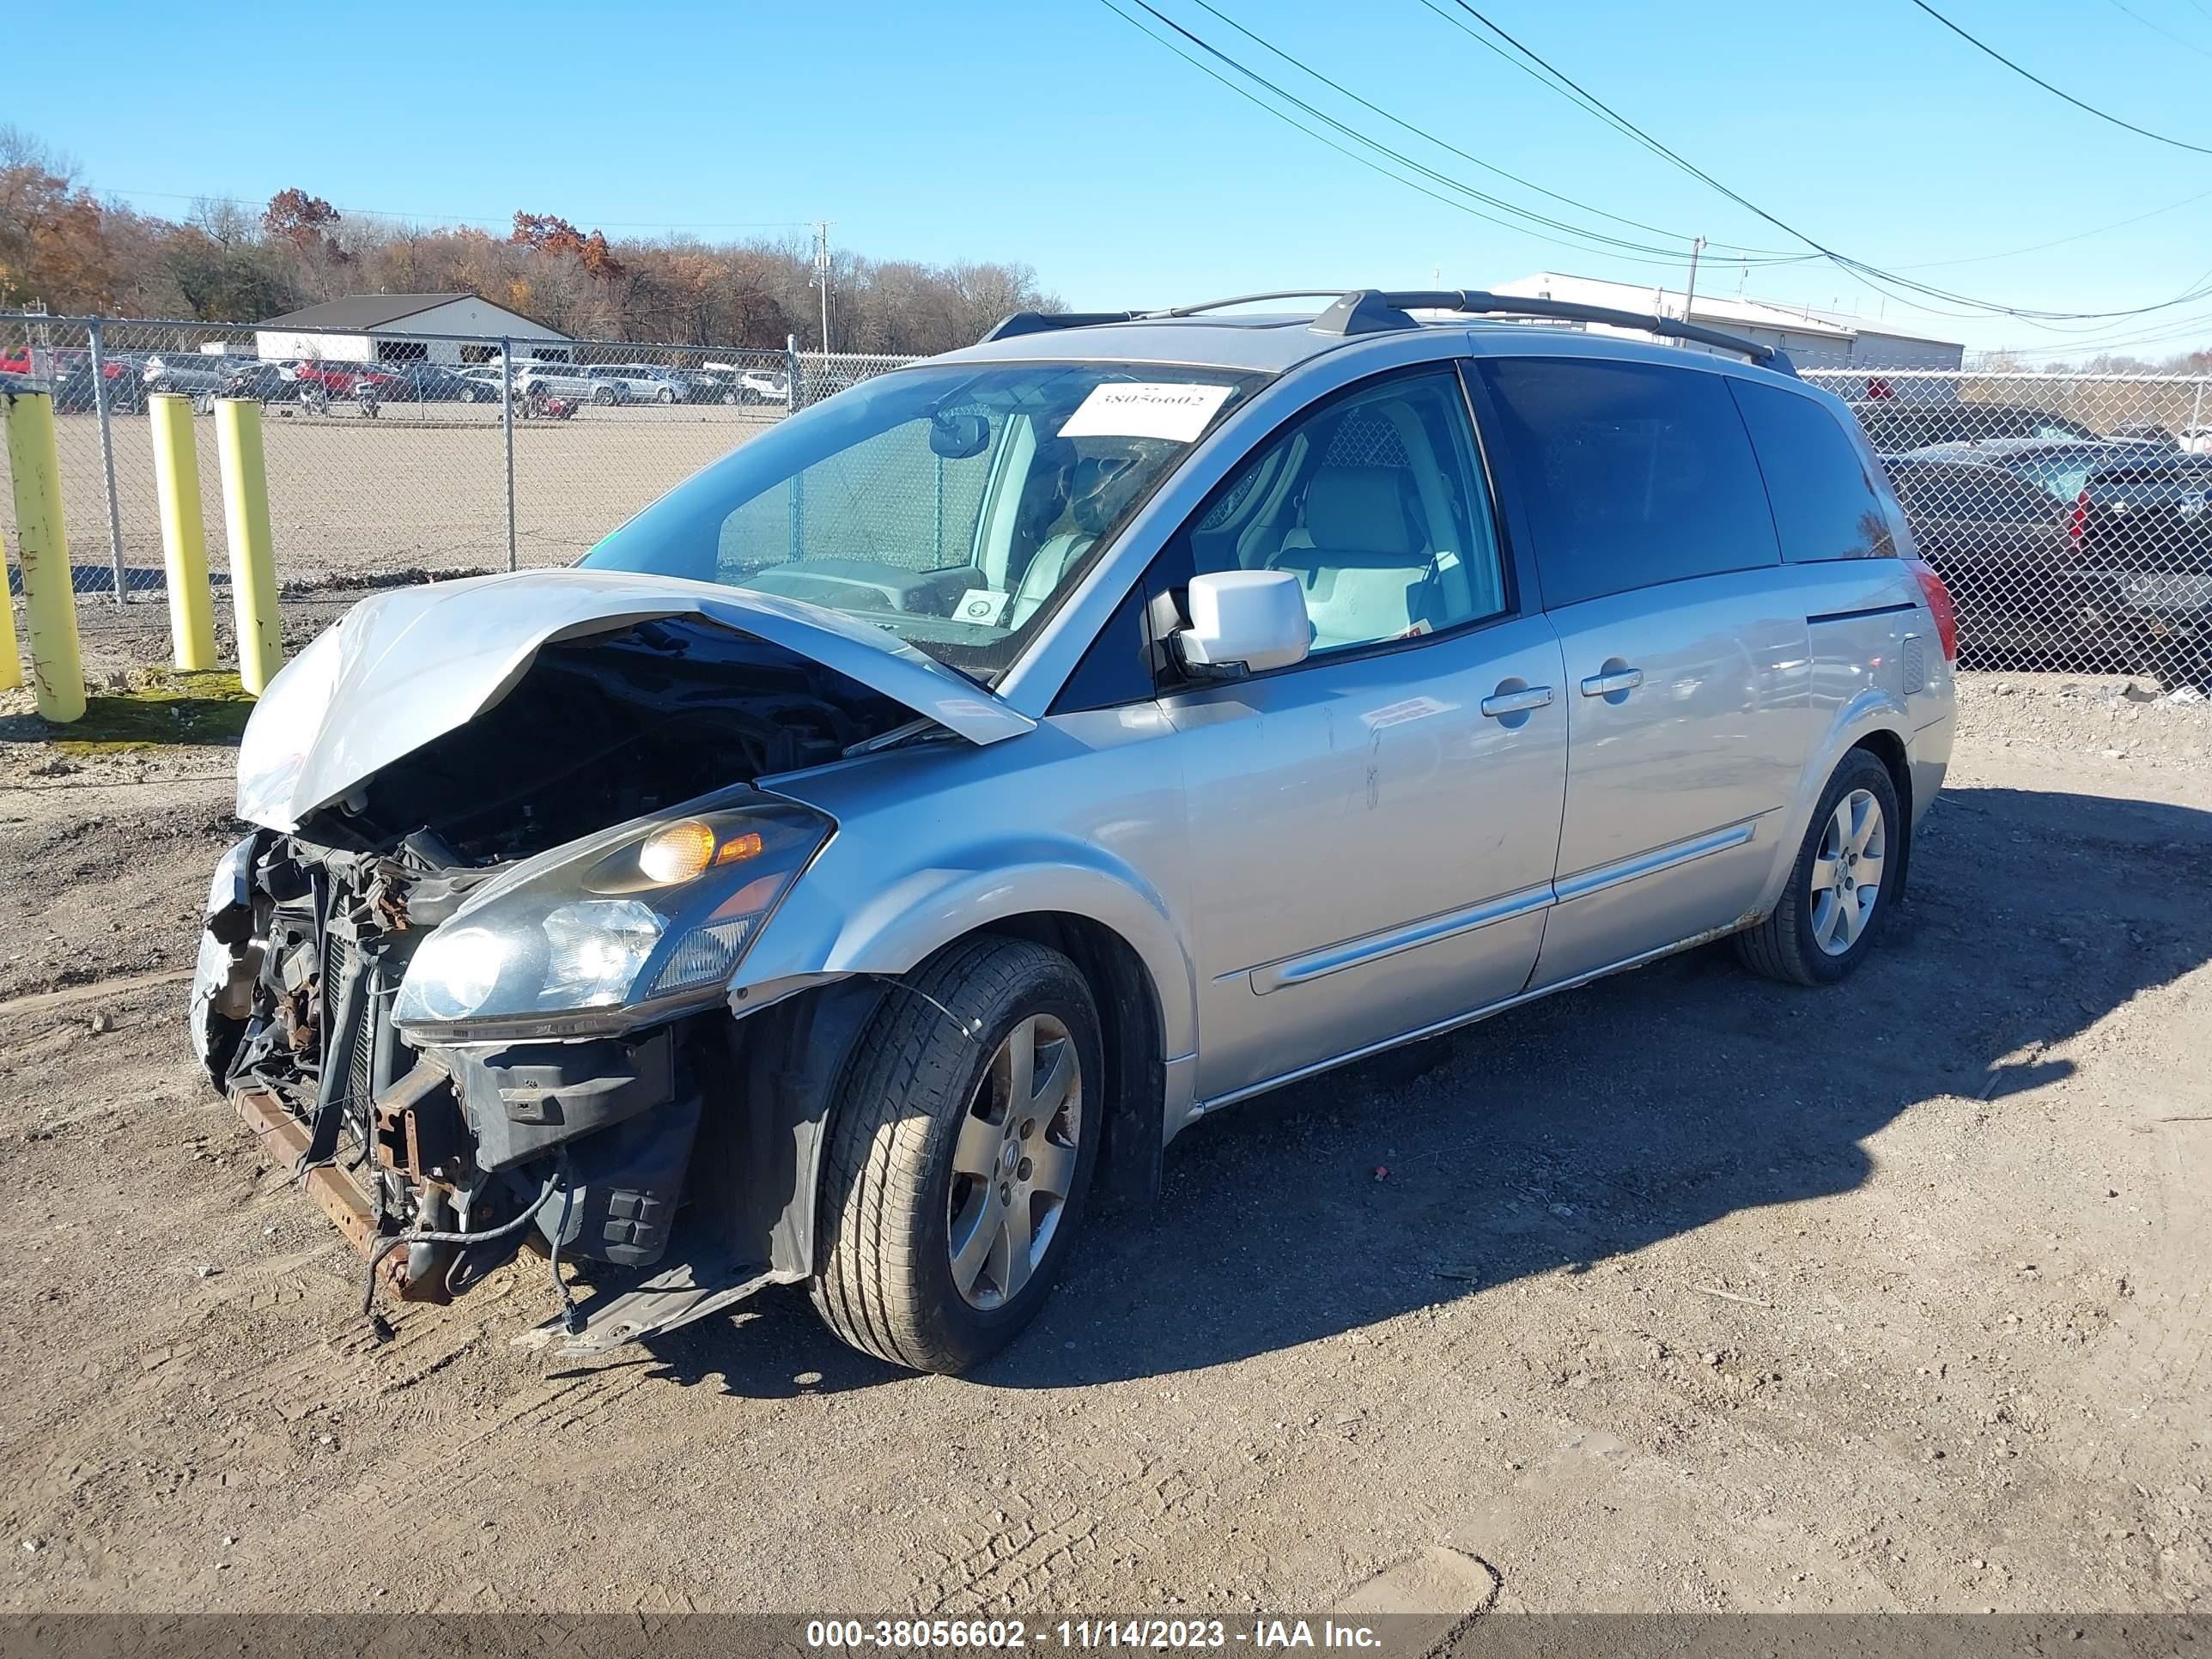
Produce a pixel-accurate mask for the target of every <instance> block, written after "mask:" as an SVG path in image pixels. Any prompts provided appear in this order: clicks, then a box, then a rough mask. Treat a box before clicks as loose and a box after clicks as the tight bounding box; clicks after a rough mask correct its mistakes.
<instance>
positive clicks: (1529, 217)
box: [1124, 0, 1681, 266]
mask: <svg viewBox="0 0 2212 1659" xmlns="http://www.w3.org/2000/svg"><path fill="white" fill-rule="evenodd" d="M1133 3H1134V4H1136V5H1137V6H1138V7H1139V9H1142V10H1143V11H1145V12H1146V14H1147V15H1150V16H1151V17H1152V19H1153V20H1154V21H1157V22H1159V23H1161V24H1163V25H1164V26H1165V27H1168V28H1170V29H1172V30H1173V31H1174V32H1175V33H1176V34H1179V35H1181V36H1182V38H1183V39H1184V40H1188V41H1189V42H1190V44H1191V45H1193V46H1196V47H1197V48H1198V49H1199V50H1200V52H1205V53H1206V55H1207V56H1208V57H1210V58H1214V59H1215V60H1216V61H1218V62H1219V63H1220V64H1224V65H1225V66H1226V67H1227V68H1228V69H1230V70H1232V71H1233V72H1235V73H1236V74H1237V75H1239V76H1243V78H1244V79H1246V80H1248V81H1249V82H1252V83H1253V84H1254V85H1255V86H1259V87H1263V88H1266V89H1267V91H1268V92H1270V93H1272V94H1273V95H1274V96H1275V97H1277V98H1279V99H1280V100H1283V101H1284V102H1285V103H1287V104H1289V105H1291V106H1292V107H1294V108H1296V109H1297V110H1300V111H1302V112H1304V113H1305V114H1306V115H1308V116H1310V117H1311V118H1313V119H1315V120H1317V121H1319V122H1321V123H1322V125H1325V126H1328V127H1329V128H1331V129H1333V130H1334V131H1337V132H1339V133H1341V134H1342V135H1343V136H1344V137H1346V138H1348V139H1350V140H1351V141H1352V143H1357V144H1361V145H1364V146H1365V147H1366V148H1367V149H1371V150H1374V151H1376V152H1377V153H1378V154H1380V155H1386V156H1388V157H1389V159H1390V160H1392V161H1395V162H1397V163H1398V164H1399V165H1400V166H1401V167H1407V168H1410V169H1411V170H1412V171H1413V172H1414V173H1419V174H1420V175H1422V176H1423V177H1425V178H1427V179H1431V180H1433V181H1434V182H1436V183H1437V184H1438V185H1442V186H1443V188H1445V189H1447V190H1451V191H1458V192H1459V193H1460V194H1462V195H1464V196H1467V197H1472V198H1473V199H1474V200H1475V201H1478V202H1481V203H1484V204H1486V205H1488V206H1491V207H1493V208H1496V209H1498V210H1499V211H1500V212H1503V213H1510V214H1512V215H1513V216H1515V217H1516V218H1518V219H1522V220H1525V221H1527V222H1529V223H1533V224H1538V225H1543V226H1547V227H1548V228H1551V229H1553V230H1557V231H1560V232H1563V233H1565V234H1567V235H1570V236H1576V237H1580V238H1582V239H1583V242H1584V243H1588V242H1595V243H1597V244H1600V246H1598V247H1595V248H1592V247H1589V246H1583V244H1581V243H1576V242H1561V243H1559V246H1565V247H1573V248H1577V251H1579V252H1614V253H1633V254H1650V255H1658V256H1661V262H1662V263H1666V264H1673V265H1675V266H1680V264H1681V261H1680V259H1679V258H1674V250H1673V249H1671V248H1664V247H1655V246H1652V245H1651V244H1650V243H1647V242H1634V241H1629V240H1626V239H1624V238H1621V237H1618V236H1614V235H1613V234H1611V233H1609V232H1607V231H1601V230H1594V229H1590V228H1587V227H1585V226H1582V225H1577V224H1570V223H1568V222H1566V221H1565V220H1560V219H1555V218H1552V217H1550V216H1547V215H1545V214H1541V213H1537V212H1535V211H1534V210H1531V209H1528V208H1523V207H1522V206H1520V205H1518V204H1516V203H1512V202H1509V201H1506V200H1505V199H1504V198H1503V197H1498V196H1492V195H1491V194H1489V193H1488V192H1487V191H1480V190H1477V189H1475V188H1474V186H1473V185H1468V184H1464V183H1462V182H1461V181H1460V180H1459V179H1455V178H1453V177H1451V175H1449V173H1443V172H1440V171H1438V170H1437V168H1435V167H1430V166H1428V165H1427V164H1426V163H1425V162H1422V161H1419V160H1417V159H1415V158H1414V157H1413V156H1410V155H1407V154H1406V153H1405V152H1404V151H1402V150H1399V149H1393V148H1392V147H1391V146H1389V145H1388V144H1386V143H1383V142H1382V141H1381V140H1380V139H1378V138H1374V137H1370V136H1369V135H1368V134H1366V133H1364V132H1362V131H1359V130H1358V129H1357V128H1356V127H1353V126H1351V125H1347V124H1346V123H1345V122H1343V121H1340V120H1339V119H1337V118H1336V117H1334V116H1333V115H1331V114H1329V113H1328V111H1326V110H1324V109H1322V108H1321V107H1320V106H1317V105H1316V104H1313V103H1310V102H1309V101H1308V100H1305V99H1303V98H1301V97H1299V96H1298V94H1296V93H1294V92H1291V91H1290V90H1289V89H1288V88H1285V87H1283V86H1281V85H1279V83H1277V82H1273V81H1271V80H1269V79H1268V78H1267V76H1264V75H1261V73H1260V72H1259V71H1258V70H1254V69H1252V68H1250V67H1249V65H1247V64H1243V63H1241V62H1239V61H1238V60H1237V58H1234V57H1232V56H1231V54H1229V53H1228V52H1224V51H1222V50H1221V48H1220V47H1218V46H1214V45H1213V44H1212V42H1210V41H1208V40H1206V39H1205V38H1204V37H1203V36H1201V35H1199V34H1197V33H1194V32H1193V31H1192V30H1190V29H1188V28H1186V27H1183V25H1182V24H1181V23H1179V22H1177V21H1176V20H1175V19H1174V18H1172V17H1170V16H1169V15H1167V14H1166V13H1164V12H1163V11H1161V10H1160V9H1159V8H1158V7H1157V6H1155V5H1153V4H1152V3H1151V0H1133ZM1200 3H1201V4H1203V3H1204V0H1200ZM1124 15H1125V16H1126V15H1127V14H1124ZM1147 33H1149V31H1147ZM1152 38H1153V39H1155V40H1157V39H1158V37H1157V36H1154V37H1152ZM1162 44H1164V45H1165V44H1170V43H1167V42H1162ZM1216 78H1218V77H1216ZM1318 78H1320V77H1319V76H1316V79H1318ZM1255 101H1259V102H1260V104H1261V107H1262V108H1270V107H1271V106H1269V105H1267V103H1266V102H1265V101H1264V100H1255ZM1277 113H1280V112H1277ZM1308 131H1310V129H1308ZM1416 131H1418V129H1416ZM1423 136H1424V137H1425V136H1426V135H1425V134H1424V135H1423ZM1400 182H1401V183H1404V182H1407V181H1406V180H1403V179H1401V181H1400ZM1455 205H1457V204H1455ZM1464 210H1465V211H1467V212H1470V213H1473V212H1474V210H1473V209H1471V208H1468V209H1464ZM1475 216H1476V217H1477V218H1480V219H1485V220H1486V221H1487V222H1489V223H1492V224H1497V225H1501V226H1503V227H1504V228H1507V229H1523V230H1525V227H1524V226H1518V225H1510V224H1506V223H1505V222H1504V221H1502V220H1498V219H1492V218H1490V216H1488V215H1486V214H1481V213H1476V214H1475ZM1525 234H1529V235H1534V236H1540V237H1541V232H1537V231H1526V232H1525ZM1542 240H1547V241H1548V240H1556V239H1553V238H1550V237H1542Z"/></svg>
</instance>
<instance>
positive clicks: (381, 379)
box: [293, 358, 408, 403]
mask: <svg viewBox="0 0 2212 1659" xmlns="http://www.w3.org/2000/svg"><path fill="white" fill-rule="evenodd" d="M293 375H294V379H295V380H296V381H297V382H298V383H299V386H300V387H301V389H302V390H307V389H310V388H312V389H313V391H315V392H320V393H321V394H322V395H323V396H324V397H325V398H360V396H361V395H362V392H363V391H364V390H366V391H367V392H369V393H370V395H372V396H373V397H375V398H379V399H380V400H382V401H383V402H386V403H404V402H405V401H407V398H408V393H407V390H406V386H407V383H406V381H405V380H403V379H401V377H400V376H399V375H398V374H397V373H395V372H394V371H393V370H392V368H387V367H385V366H383V365H380V364H374V363H350V362H334V361H331V360H329V359H324V358H309V359H307V360H306V361H304V362H301V363H300V364H299V365H298V366H297V367H296V368H295V369H294V371H293Z"/></svg>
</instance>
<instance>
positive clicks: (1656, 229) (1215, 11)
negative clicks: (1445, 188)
mask: <svg viewBox="0 0 2212 1659" xmlns="http://www.w3.org/2000/svg"><path fill="white" fill-rule="evenodd" d="M1194 3H1195V4H1196V5H1197V6H1198V7H1199V8H1200V9H1201V10H1203V11H1205V12H1206V13H1208V14H1210V15H1212V16H1213V17H1216V18H1218V19H1219V20H1220V21H1222V22H1224V23H1226V24H1227V25H1229V27H1231V28H1232V29H1235V30H1236V31H1237V33H1239V34H1241V35H1243V37H1244V38H1245V39H1246V40H1249V41H1251V42H1252V43H1253V45H1255V46H1258V47H1260V48H1261V50H1262V51H1264V52H1270V53H1272V54H1273V56H1275V57H1277V58H1280V59H1282V61H1283V62H1285V63H1286V64H1290V65H1291V67H1292V68H1293V69H1296V70H1300V71H1302V72H1303V73H1304V74H1306V75H1308V76H1311V77H1312V78H1313V79H1314V80H1316V81H1318V82H1321V83H1322V85H1323V86H1325V87H1327V88H1329V89H1330V90H1331V91H1333V92H1335V93H1337V94H1340V95H1341V96H1343V97H1346V98H1349V99H1350V100H1352V102H1353V103H1355V104H1358V106H1360V107H1361V108H1362V109H1364V110H1368V111H1370V112H1373V113H1374V114H1376V115H1379V116H1381V117H1382V118H1383V119H1384V120H1386V121H1388V122H1389V123H1390V124H1391V125H1393V126H1395V127H1398V128H1400V129H1401V130H1402V131H1407V132H1410V133H1412V134H1413V136H1414V137H1417V138H1422V139H1425V140H1426V141H1427V142H1429V143H1432V144H1434V145H1436V146H1437V149H1443V150H1449V152H1450V153H1451V154H1452V155H1456V156H1458V157H1459V158H1460V160H1462V161H1467V162H1470V163H1472V164H1473V165H1474V166H1475V167H1480V168H1481V169H1482V170H1483V171H1484V172H1485V173H1494V174H1496V175H1497V176H1498V178H1500V179H1510V180H1511V181H1512V182H1513V183H1514V184H1516V185H1520V186H1521V187H1522V189H1524V190H1533V191H1535V192H1536V193H1537V194H1538V195H1539V196H1543V197H1549V198H1550V199H1551V200H1553V201H1554V202H1559V203H1561V204H1564V205H1565V206H1568V207H1571V208H1579V209H1580V210H1582V211H1583V212H1584V213H1594V214H1595V215H1596V216H1598V217H1599V218H1601V219H1610V220H1612V221H1613V223H1615V224H1617V225H1627V226H1629V227H1630V228H1632V229H1636V230H1644V231H1649V232H1650V233H1651V234H1653V235H1654V236H1664V237H1666V238H1667V239H1668V240H1670V241H1676V242H1683V243H1687V242H1689V241H1690V240H1692V237H1691V236H1690V235H1688V234H1684V233H1683V232H1681V231H1679V230H1667V229H1664V228H1662V227H1660V226H1658V225H1651V224H1646V223H1644V221H1642V220H1641V219H1629V218H1624V217H1623V216H1621V215H1620V214H1618V213H1608V212H1607V211H1606V210H1604V209H1603V208H1601V207H1597V206H1595V205H1593V204H1590V203H1588V202H1584V201H1582V200H1580V199H1578V198H1577V197H1572V196H1565V195H1562V194H1560V193H1559V191H1555V190H1547V189H1546V188H1545V187H1544V186H1543V185H1540V184H1538V183H1536V182H1535V181H1534V179H1524V178H1522V176H1521V175H1520V174H1519V173H1510V172H1508V171H1507V170H1506V169H1505V168H1504V167H1498V166H1496V165H1495V164H1493V163H1492V162H1489V161H1484V160H1483V159H1482V157H1480V155H1474V154H1472V153H1471V152H1469V151H1467V150H1464V149H1460V148H1459V146H1457V145H1456V144H1453V143H1447V142H1446V141H1445V140H1443V139H1442V138H1439V137H1437V136H1436V135H1435V134H1434V133H1432V132H1431V131H1428V130H1427V129H1426V128H1424V127H1420V126H1417V125H1414V124H1413V122H1411V121H1407V120H1403V119H1401V118H1399V117H1398V116H1396V115H1394V114H1392V113H1391V112H1389V110H1387V109H1384V108H1383V106H1381V105H1379V104H1376V103H1372V102H1370V101H1369V100H1367V99H1365V98H1363V97H1361V96H1360V95H1359V94H1358V93H1356V92H1354V91H1352V88H1349V87H1347V86H1345V85H1344V84H1343V83H1342V82H1338V81H1334V80H1331V79H1330V78H1329V77H1328V76H1326V75H1324V74H1322V72H1321V71H1320V70H1317V69H1316V68H1314V67H1313V65H1312V64H1309V63H1306V62H1305V61H1304V59H1302V58H1297V57H1296V56H1294V55H1293V54H1291V53H1290V52H1285V51H1284V50H1283V49H1282V48H1281V47H1280V46H1276V45H1275V44H1274V43H1273V41H1271V40H1267V38H1266V37H1264V36H1262V35H1260V34H1257V33H1254V32H1253V31H1252V30H1250V29H1249V28H1247V27H1244V25H1243V24H1242V23H1240V22H1238V21H1237V20H1236V19H1235V18H1233V17H1231V16H1230V15H1229V14H1228V13H1226V12H1225V11H1223V10H1222V9H1220V8H1218V6H1215V5H1212V4H1211V3H1209V0H1194ZM1146 10H1147V11H1150V10H1152V8H1151V7H1149V6H1147V7H1146ZM1154 15H1156V16H1157V15H1158V13H1154ZM1170 27H1173V25H1172V24H1171V25H1170ZM1715 246H1723V247H1726V248H1729V250H1731V251H1732V252H1739V253H1753V254H1768V255H1778V256H1780V257H1782V258H1791V257H1802V256H1792V255H1791V253H1790V250H1788V249H1786V248H1762V247H1746V246H1740V245H1739V244H1736V243H1734V242H1726V243H1718V244H1715Z"/></svg>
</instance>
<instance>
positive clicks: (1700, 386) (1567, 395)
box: [1482, 357, 1782, 608]
mask: <svg viewBox="0 0 2212 1659" xmlns="http://www.w3.org/2000/svg"><path fill="white" fill-rule="evenodd" d="M1482 372H1483V375H1484V378H1485V380H1486V382H1487V383H1488V385H1489V386H1490V390H1491V395H1492V399H1493V401H1494V402H1495V404H1496V405H1497V408H1498V426H1499V434H1498V435H1499V439H1500V442H1499V445H1498V450H1499V452H1500V458H1501V460H1502V462H1503V465H1504V468H1505V470H1506V471H1509V472H1510V474H1511V476H1512V477H1513V480H1514V483H1515V484H1516V487H1517V488H1518V489H1520V490H1521V492H1522V496H1523V498H1524V499H1525V500H1526V501H1527V503H1528V519H1529V527H1530V530H1531V531H1532V532H1533V533H1534V538H1535V543H1536V568H1537V570H1538V571H1539V573H1540V574H1541V576H1542V578H1543V583H1544V603H1545V604H1546V605H1549V606H1553V607H1554V608H1556V607H1558V606H1560V605H1573V604H1576V603H1577V602H1578V601H1580V600H1583V599H1597V598H1599V597H1600V596H1601V595H1603V594H1607V593H1620V592H1626V591H1628V590H1629V589H1631V588H1637V587H1649V586H1654V585H1655V584H1656V583H1660V582H1672V581H1680V580H1684V579H1685V578H1686V577H1691V576H1710V575H1716V574H1719V573H1721V572H1723V571H1727V570H1753V569H1757V568H1759V567H1761V566H1764V565H1771V564H1778V563H1780V562H1781V557H1782V555H1781V550H1780V548H1779V546H1778V544H1777V543H1776V541H1775V535H1774V519H1773V515H1772V514H1771V513H1769V512H1768V510H1767V506H1766V489H1765V484H1764V483H1762V482H1761V480H1760V478H1759V463H1758V461H1757V460H1756V459H1753V455H1752V453H1751V440H1750V438H1749V437H1748V436H1747V435H1746V433H1745V431H1744V426H1743V418H1742V416H1740V415H1738V414H1737V413H1736V407H1735V399H1734V398H1731V397H1730V396H1729V389H1728V381H1727V379H1726V378H1725V377H1724V376H1723V375H1720V374H1712V373H1710V372H1707V371H1705V370H1701V369H1693V368H1666V367H1662V366H1660V365H1656V364H1648V363H1616V362H1580V361H1577V360H1572V359H1562V358H1556V357H1552V358H1545V357H1504V358H1498V359H1493V360H1492V361H1490V362H1486V363H1484V364H1483V366H1482Z"/></svg>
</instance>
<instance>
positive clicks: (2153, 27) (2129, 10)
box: [2112, 0, 2212, 58]
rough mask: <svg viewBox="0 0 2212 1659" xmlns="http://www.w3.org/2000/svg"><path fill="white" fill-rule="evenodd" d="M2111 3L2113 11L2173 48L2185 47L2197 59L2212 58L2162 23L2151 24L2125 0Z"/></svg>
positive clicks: (2115, 0) (2209, 53)
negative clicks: (2158, 35) (2124, 14)
mask: <svg viewBox="0 0 2212 1659" xmlns="http://www.w3.org/2000/svg"><path fill="white" fill-rule="evenodd" d="M2112 9H2113V10H2115V11H2124V12H2125V13H2126V14H2127V15H2129V16H2130V17H2132V18H2134V19H2135V20H2136V22H2138V23H2141V24H2142V26H2143V27H2145V28H2147V29H2148V30H2149V31H2150V32H2151V33H2153V34H2162V35H2164V36H2165V37H2166V39H2167V40H2171V41H2172V42H2173V44H2174V45H2175V46H2185V47H2187V48H2188V49H2189V50H2190V51H2191V52H2195V53H2196V54H2197V56H2198V57H2199V58H2212V52H2207V51H2205V50H2204V48H2203V47H2202V46H2198V45H2197V43H2196V42H2195V41H2194V40H2184V39H2183V38H2182V37H2181V36H2180V35H2178V34H2176V33H2174V32H2173V31H2172V29H2170V28H2167V27H2166V26H2165V25H2164V24H2162V23H2154V22H2152V21H2150V19H2149V18H2148V17H2146V16H2144V15H2142V13H2141V12H2139V11H2137V10H2136V9H2135V8H2134V7H2133V6H2131V5H2129V4H2128V3H2127V0H2112Z"/></svg>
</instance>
